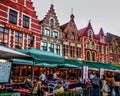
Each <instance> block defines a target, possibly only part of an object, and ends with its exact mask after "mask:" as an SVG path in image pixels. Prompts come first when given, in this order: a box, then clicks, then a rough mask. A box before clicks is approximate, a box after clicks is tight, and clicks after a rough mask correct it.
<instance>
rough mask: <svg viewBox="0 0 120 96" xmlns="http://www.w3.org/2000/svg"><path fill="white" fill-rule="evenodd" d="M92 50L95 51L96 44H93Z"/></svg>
mask: <svg viewBox="0 0 120 96" xmlns="http://www.w3.org/2000/svg"><path fill="white" fill-rule="evenodd" d="M92 49H93V50H95V43H94V42H92Z"/></svg>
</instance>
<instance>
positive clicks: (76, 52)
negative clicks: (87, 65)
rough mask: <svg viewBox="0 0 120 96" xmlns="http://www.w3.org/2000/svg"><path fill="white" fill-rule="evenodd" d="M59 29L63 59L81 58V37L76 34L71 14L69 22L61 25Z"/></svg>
mask: <svg viewBox="0 0 120 96" xmlns="http://www.w3.org/2000/svg"><path fill="white" fill-rule="evenodd" d="M61 30H62V32H63V34H62V39H63V56H64V57H65V59H72V60H81V48H82V46H81V37H80V36H79V34H78V30H77V26H76V23H75V21H74V15H73V14H71V16H70V20H69V22H67V23H65V24H63V25H61Z"/></svg>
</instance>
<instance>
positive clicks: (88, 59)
mask: <svg viewBox="0 0 120 96" xmlns="http://www.w3.org/2000/svg"><path fill="white" fill-rule="evenodd" d="M87 61H90V52H89V51H88V52H87Z"/></svg>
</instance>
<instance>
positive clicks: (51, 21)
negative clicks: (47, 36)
mask: <svg viewBox="0 0 120 96" xmlns="http://www.w3.org/2000/svg"><path fill="white" fill-rule="evenodd" d="M50 27H54V19H50Z"/></svg>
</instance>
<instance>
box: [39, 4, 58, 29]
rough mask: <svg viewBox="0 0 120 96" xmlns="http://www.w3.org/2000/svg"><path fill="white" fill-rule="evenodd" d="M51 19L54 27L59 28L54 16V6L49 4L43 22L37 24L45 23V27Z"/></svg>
mask: <svg viewBox="0 0 120 96" xmlns="http://www.w3.org/2000/svg"><path fill="white" fill-rule="evenodd" d="M50 18H53V19H54V20H55V27H57V28H58V27H59V21H58V18H57V16H56V12H55V9H54V5H53V4H51V6H50V9H49V10H48V12H47V14H46V15H45V17H44V18H43V20H41V21H40V22H39V23H40V24H41V23H45V24H47V25H49V19H50Z"/></svg>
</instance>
